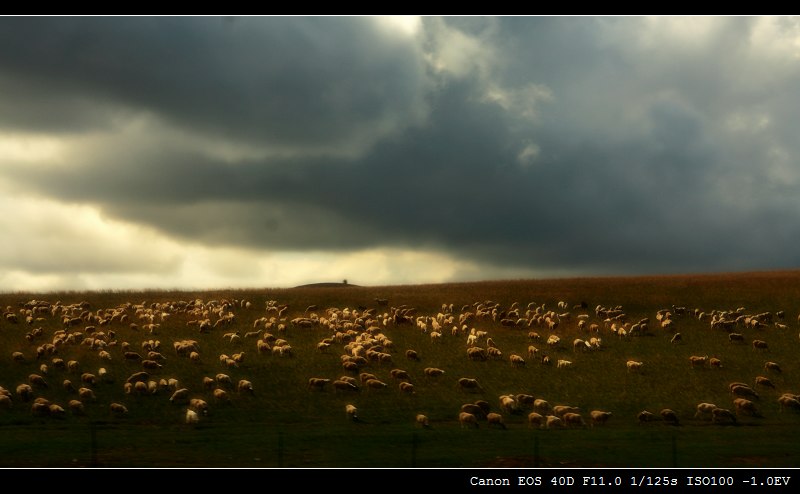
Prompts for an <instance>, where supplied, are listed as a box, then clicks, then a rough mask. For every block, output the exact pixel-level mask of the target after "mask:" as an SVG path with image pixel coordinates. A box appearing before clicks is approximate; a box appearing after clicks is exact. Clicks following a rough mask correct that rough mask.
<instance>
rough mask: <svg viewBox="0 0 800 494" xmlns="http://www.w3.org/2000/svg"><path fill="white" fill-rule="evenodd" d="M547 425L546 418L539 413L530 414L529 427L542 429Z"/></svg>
mask: <svg viewBox="0 0 800 494" xmlns="http://www.w3.org/2000/svg"><path fill="white" fill-rule="evenodd" d="M544 424H545V418H544V416H543V415H541V414H540V413H537V412H531V413H529V414H528V427H534V426H535V427H538V428H542V427H544Z"/></svg>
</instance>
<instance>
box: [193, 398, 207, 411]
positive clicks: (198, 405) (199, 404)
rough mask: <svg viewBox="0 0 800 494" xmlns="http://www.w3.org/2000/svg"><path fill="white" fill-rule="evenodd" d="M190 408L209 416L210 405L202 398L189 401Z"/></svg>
mask: <svg viewBox="0 0 800 494" xmlns="http://www.w3.org/2000/svg"><path fill="white" fill-rule="evenodd" d="M189 408H190V409H191V410H193V411H195V412H197V413H200V414H203V415H208V403H207V402H206V400H203V399H201V398H192V399H191V400H189Z"/></svg>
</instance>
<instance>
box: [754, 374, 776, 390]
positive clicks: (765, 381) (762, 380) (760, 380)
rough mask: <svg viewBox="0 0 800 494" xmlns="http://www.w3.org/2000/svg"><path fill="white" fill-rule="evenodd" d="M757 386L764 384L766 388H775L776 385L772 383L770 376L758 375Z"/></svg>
mask: <svg viewBox="0 0 800 494" xmlns="http://www.w3.org/2000/svg"><path fill="white" fill-rule="evenodd" d="M756 386H763V387H765V388H772V389H775V385H774V384H772V381H770V380H769V378H767V377H764V376H756Z"/></svg>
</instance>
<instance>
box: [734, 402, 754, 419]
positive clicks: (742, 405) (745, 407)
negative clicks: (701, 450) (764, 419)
mask: <svg viewBox="0 0 800 494" xmlns="http://www.w3.org/2000/svg"><path fill="white" fill-rule="evenodd" d="M733 406H734V408H735V410H736V415H742V414H745V415H750V416H753V417H755V416H758V415H759V413H758V409H756V404H755V403H753V402H752V401H750V400H748V399H745V398H736V399H734V400H733Z"/></svg>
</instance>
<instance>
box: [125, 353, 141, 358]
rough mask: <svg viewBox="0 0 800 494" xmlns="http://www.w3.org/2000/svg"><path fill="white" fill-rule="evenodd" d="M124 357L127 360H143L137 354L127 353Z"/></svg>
mask: <svg viewBox="0 0 800 494" xmlns="http://www.w3.org/2000/svg"><path fill="white" fill-rule="evenodd" d="M123 356H124V357H125V360H142V356H141V355H139V354H138V353H136V352H125V353H124V354H123Z"/></svg>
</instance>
